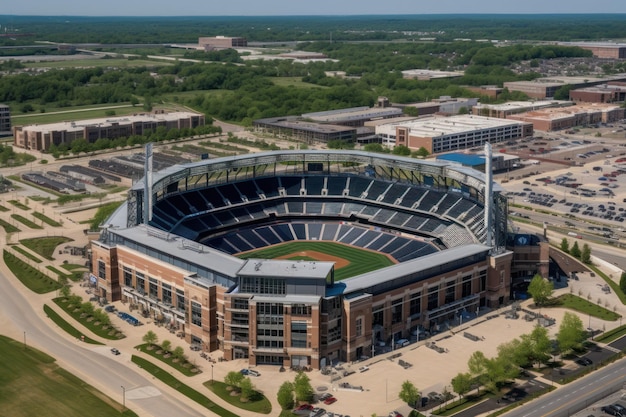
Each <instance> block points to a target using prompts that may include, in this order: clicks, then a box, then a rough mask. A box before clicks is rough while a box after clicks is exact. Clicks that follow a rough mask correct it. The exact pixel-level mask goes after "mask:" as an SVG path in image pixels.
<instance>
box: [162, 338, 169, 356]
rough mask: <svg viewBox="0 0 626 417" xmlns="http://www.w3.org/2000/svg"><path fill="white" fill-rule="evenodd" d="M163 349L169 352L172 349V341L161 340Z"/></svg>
mask: <svg viewBox="0 0 626 417" xmlns="http://www.w3.org/2000/svg"><path fill="white" fill-rule="evenodd" d="M161 349H163V351H164V352H165V353H168V352H169V351H170V350H172V342H170V341H169V340H164V341H163V342H161Z"/></svg>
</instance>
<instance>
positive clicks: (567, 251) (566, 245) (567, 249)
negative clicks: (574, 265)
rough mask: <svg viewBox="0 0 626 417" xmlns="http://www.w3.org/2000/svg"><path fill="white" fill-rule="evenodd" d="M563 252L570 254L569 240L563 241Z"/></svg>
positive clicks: (564, 239)
mask: <svg viewBox="0 0 626 417" xmlns="http://www.w3.org/2000/svg"><path fill="white" fill-rule="evenodd" d="M561 250H562V251H563V252H565V253H569V240H567V238H563V240H561Z"/></svg>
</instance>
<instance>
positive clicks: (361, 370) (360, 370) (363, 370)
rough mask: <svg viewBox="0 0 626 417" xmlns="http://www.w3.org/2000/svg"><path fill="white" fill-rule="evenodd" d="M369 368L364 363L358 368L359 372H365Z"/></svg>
mask: <svg viewBox="0 0 626 417" xmlns="http://www.w3.org/2000/svg"><path fill="white" fill-rule="evenodd" d="M369 370H370V368H369V367H368V366H365V365H363V366H361V367H360V368H359V372H365V371H369Z"/></svg>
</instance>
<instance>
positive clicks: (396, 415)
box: [389, 411, 403, 417]
mask: <svg viewBox="0 0 626 417" xmlns="http://www.w3.org/2000/svg"><path fill="white" fill-rule="evenodd" d="M389 417H403V416H402V414H400V413H399V412H397V411H392V412H391V413H389Z"/></svg>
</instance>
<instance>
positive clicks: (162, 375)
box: [131, 355, 238, 417]
mask: <svg viewBox="0 0 626 417" xmlns="http://www.w3.org/2000/svg"><path fill="white" fill-rule="evenodd" d="M131 361H133V362H134V363H135V364H137V365H139V367H140V368H142V369H144V370H145V371H147V372H148V373H150V374H151V375H152V376H154V377H155V378H158V379H159V380H160V381H161V382H163V383H164V384H166V385H169V386H170V387H172V388H174V389H175V390H176V391H178V392H180V393H181V394H183V395H184V396H186V397H187V398H189V399H190V400H193V401H195V402H197V403H198V404H200V405H201V406H203V407H205V408H206V409H208V410H210V411H211V412H213V413H215V414H217V415H218V416H221V417H238V415H237V414H235V413H233V412H231V411H229V410H227V409H225V408H222V407H220V406H219V405H217V404H215V403H214V402H213V401H211V400H210V399H209V398H208V397H206V396H205V395H203V394H202V393H200V392H198V391H196V390H195V389H193V388H191V387H190V386H188V385H185V384H183V383H182V382H180V381H179V380H178V379H176V378H175V377H174V376H173V375H171V374H170V373H168V372H167V371H165V370H163V369H161V368H159V367H158V366H156V365H154V364H153V363H152V362H150V361H148V360H146V359H143V358H140V357H139V356H135V355H133V356H132V358H131Z"/></svg>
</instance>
